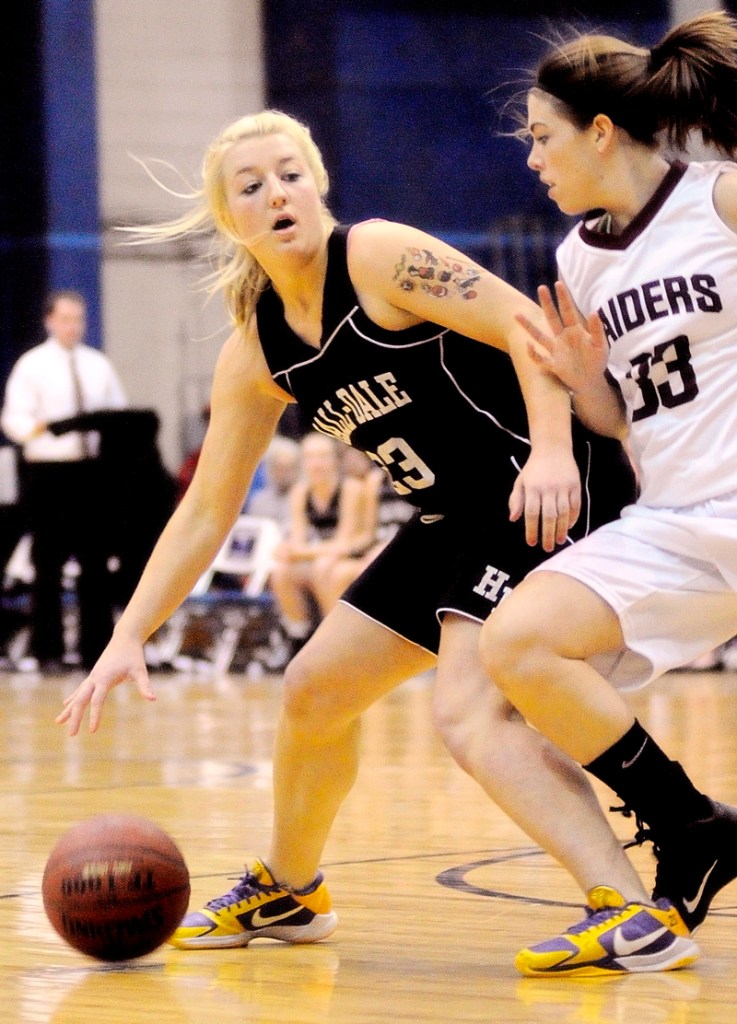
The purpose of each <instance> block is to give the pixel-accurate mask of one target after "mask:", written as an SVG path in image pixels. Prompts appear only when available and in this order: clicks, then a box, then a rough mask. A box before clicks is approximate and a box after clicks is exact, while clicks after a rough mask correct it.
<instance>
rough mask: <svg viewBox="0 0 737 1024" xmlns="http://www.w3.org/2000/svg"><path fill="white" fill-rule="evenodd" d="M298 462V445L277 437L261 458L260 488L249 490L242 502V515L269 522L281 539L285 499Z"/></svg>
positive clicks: (286, 510) (285, 518)
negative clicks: (262, 475) (270, 521)
mask: <svg viewBox="0 0 737 1024" xmlns="http://www.w3.org/2000/svg"><path fill="white" fill-rule="evenodd" d="M300 462H301V451H300V446H299V444H298V443H297V442H296V441H293V440H292V439H291V438H289V437H282V436H281V435H279V434H277V435H276V437H274V438H273V440H272V441H271V444H270V445H269V447H268V448H267V450H266V455H265V456H264V458H263V467H264V476H265V480H264V484H263V486H262V487H259V488H257V489H256V491H255V492H254V491H253V490H252V491H251V493H250V494H249V496H248V499H247V501H246V512H248V513H249V514H250V515H254V516H266V517H267V518H269V519H273V520H274V522H275V523H276V524H277V525H278V526H279V527H280V529H281V531H282V534H283V535H284V536H286V534H287V532H288V530H289V520H290V506H289V496H290V492H291V490H292V487H293V486H294V484H296V482H297V479H298V478H299V472H300Z"/></svg>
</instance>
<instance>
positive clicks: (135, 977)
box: [0, 672, 737, 1024]
mask: <svg viewBox="0 0 737 1024" xmlns="http://www.w3.org/2000/svg"><path fill="white" fill-rule="evenodd" d="M154 681H155V685H156V687H157V690H158V693H159V701H158V702H157V703H156V704H148V703H145V702H143V701H141V700H140V699H138V698H137V697H136V696H135V695H134V694H133V692H132V690H129V689H127V688H122V687H121V688H118V689H117V690H116V691H114V693H113V694H112V695H111V697H110V699H109V702H108V707H107V717H106V719H105V720H104V723H103V726H102V729H101V731H100V732H99V733H98V734H97V735H96V736H94V737H90V736H89V735H87V734H86V733H85V734H84V735H81V736H79V737H77V738H76V739H70V738H69V737H68V736H67V735H66V733H65V732H63V731H62V730H61V729H60V728H59V727H57V726H55V725H54V723H53V719H54V716H55V714H56V713H57V712H58V710H59V708H60V706H61V699H62V696H63V695H64V694H65V693H66V692H68V690H70V689H71V688H72V687H73V686H74V685H75V680H74V677H72V678H64V679H48V678H47V679H40V678H38V677H32V676H22V675H6V676H0V706H1V707H2V717H1V718H0V750H1V751H2V753H1V754H0V765H2V786H1V787H0V1015H1V1017H2V1020H3V1021H7V1022H9V1024H144V1022H145V1024H154V1022H155V1024H175V1022H176V1024H190V1022H191V1024H205V1022H211V1021H214V1022H217V1024H281V1022H289V1024H319V1022H323V1021H325V1022H331V1024H384V1022H397V1024H400V1022H401V1024H420V1022H422V1024H425V1022H432V1024H450V1022H453V1024H465V1022H477V1021H478V1022H480V1021H484V1022H489V1021H493V1022H504V1024H508V1022H519V1021H524V1022H538V1021H540V1022H543V1021H544V1022H548V1021H555V1022H576V1024H620V1022H630V1021H632V1022H637V1024H651V1022H652V1024H655V1022H657V1024H728V1022H729V1024H733V1022H734V1020H735V1014H736V1013H737V1011H736V1010H735V1003H736V1002H737V937H736V930H737V884H734V885H732V886H730V887H729V888H727V889H726V890H725V891H724V892H723V893H721V894H720V896H719V897H718V898H717V901H716V903H715V908H714V910H713V912H712V914H711V915H710V917H709V919H708V920H707V922H706V924H705V925H704V926H703V928H702V929H701V930H700V932H699V936H698V941H699V944H700V946H701V948H702V959H701V960H700V961H699V962H698V964H697V965H696V966H695V967H694V968H692V969H690V970H687V971H682V972H675V973H671V974H660V975H641V976H630V977H625V978H621V979H615V980H610V979H605V980H604V981H600V980H584V979H579V980H578V981H577V980H575V979H570V978H569V979H552V980H548V979H523V978H521V977H519V976H518V975H517V973H516V972H515V970H514V967H513V965H512V959H513V956H514V953H515V952H516V950H517V949H518V947H520V946H522V945H525V944H527V943H529V942H533V941H539V940H541V939H543V938H546V937H549V936H552V935H553V934H555V933H557V932H558V931H561V930H563V929H564V928H565V927H566V926H567V925H569V924H572V923H573V922H574V921H575V920H577V919H578V918H579V917H580V916H582V915H581V913H580V910H579V905H580V903H581V896H580V894H579V893H578V891H577V889H576V887H575V885H574V884H573V883H572V882H570V881H569V879H568V877H567V876H566V875H565V873H564V872H563V871H562V869H561V868H559V867H558V866H557V865H555V864H554V863H553V862H552V861H551V860H550V859H549V858H548V857H547V856H546V855H544V854H542V853H541V851H540V850H539V849H537V848H535V847H534V846H532V845H531V844H530V842H529V840H528V839H527V838H526V836H525V835H524V834H523V833H522V832H521V831H520V830H519V829H517V828H516V827H515V826H514V825H513V824H511V823H510V822H509V821H508V820H507V819H506V818H505V817H504V815H503V814H502V813H501V812H499V811H498V810H497V809H496V808H495V807H494V806H493V805H492V804H491V803H490V802H489V801H488V800H487V799H486V798H485V797H484V796H483V795H482V794H481V792H480V790H478V788H477V787H476V785H475V784H474V783H473V782H471V781H470V780H469V779H468V778H466V777H465V776H464V775H463V774H462V773H461V771H460V770H459V769H458V768H457V767H456V766H455V765H454V764H453V762H452V761H451V759H450V757H449V756H448V754H447V753H446V752H445V750H444V748H443V746H442V744H441V742H440V741H439V740H438V738H437V736H436V734H435V733H434V731H433V727H432V723H431V718H430V694H431V687H432V674H429V675H427V676H423V677H420V678H418V679H415V680H411V681H410V682H408V683H406V684H404V685H403V686H402V687H400V688H399V689H398V690H397V691H396V692H395V693H394V694H392V695H390V696H389V697H388V698H386V699H384V700H383V701H381V702H380V703H379V704H377V705H376V706H375V707H374V708H372V709H371V710H370V711H369V712H368V713H367V715H366V716H365V728H364V741H363V742H364V756H363V762H362V771H361V774H360V777H359V781H358V783H357V785H356V788H355V790H354V791H353V793H352V794H351V796H350V797H349V799H348V801H347V803H346V804H345V806H344V808H343V810H342V812H341V814H340V817H339V819H338V822H337V826H336V828H335V830H334V833H333V836H332V839H331V841H330V843H329V846H328V848H327V850H326V854H325V858H324V867H325V871H326V874H327V878H328V881H329V885H330V889H331V892H332V896H333V900H334V903H335V907H336V910H337V911H338V913H339V915H340V925H339V927H338V930H337V931H336V932H335V934H334V935H333V936H332V938H331V939H330V940H328V941H327V942H325V943H321V944H318V945H314V946H292V947H290V946H285V945H282V944H279V943H272V942H268V941H264V940H261V941H260V942H256V943H254V944H253V945H252V946H251V947H250V948H249V949H234V950H225V951H205V950H203V951H199V952H184V951H181V950H175V949H172V948H171V947H168V946H165V947H162V948H161V949H159V950H157V951H156V952H154V953H152V954H150V955H149V956H147V957H144V958H142V959H141V960H139V961H135V962H132V963H130V964H126V965H105V964H102V963H98V962H96V961H93V960H90V959H89V958H87V957H85V956H83V955H82V954H79V953H77V952H75V951H74V950H72V949H71V948H69V947H67V946H66V945H65V944H64V943H63V942H62V941H61V939H59V938H58V937H57V936H56V934H55V933H54V932H53V931H52V929H51V926H50V925H49V924H48V922H47V920H46V917H45V915H44V911H43V907H42V903H41V894H40V886H41V876H42V873H43V868H44V864H45V861H46V857H47V855H48V852H49V850H50V849H51V847H52V845H53V844H54V842H55V840H56V839H57V837H58V836H59V835H60V834H61V833H62V832H64V831H65V830H66V829H67V828H69V827H70V826H71V825H72V824H74V823H75V822H77V821H79V820H80V819H81V818H83V817H86V816H88V815H90V814H95V813H99V812H103V811H109V810H122V811H134V812H136V813H139V814H144V815H146V816H148V817H150V818H153V819H154V820H156V821H157V822H159V824H161V825H162V826H163V827H164V828H166V829H167V830H168V831H169V832H170V833H171V834H172V835H173V837H174V838H175V839H176V841H177V842H178V844H179V845H180V847H181V849H182V851H183V852H184V855H185V857H186V859H187V862H188V864H189V867H190V871H191V873H192V901H193V905H197V906H199V905H201V904H202V903H203V902H205V901H206V900H208V899H210V898H212V897H213V896H216V895H219V894H221V893H222V892H224V891H226V890H227V889H229V888H230V886H231V884H232V883H231V881H230V880H231V879H232V878H233V877H234V876H237V875H238V874H240V872H241V869H242V864H243V860H244V857H245V856H247V854H248V853H249V852H261V853H262V852H263V851H265V850H266V849H267V840H268V834H269V820H270V800H271V797H270V771H271V763H270V749H271V742H272V735H273V724H274V721H275V717H276V709H277V704H278V701H279V696H280V689H281V682H280V679H279V677H276V678H271V679H262V680H250V679H246V678H244V677H242V676H235V675H233V676H224V677H222V678H207V677H203V676H199V677H195V676H189V677H187V676H184V675H161V676H158V677H154ZM632 703H633V705H634V706H635V707H636V710H637V712H638V714H639V715H640V717H641V718H642V720H643V721H644V722H645V723H646V724H647V726H648V727H649V728H650V729H651V730H652V732H653V733H654V734H655V736H656V737H657V738H658V739H659V740H660V741H661V742H662V743H663V745H664V746H665V748H666V749H667V750H668V751H669V753H670V754H671V756H673V757H677V758H679V759H681V760H682V761H683V762H684V764H685V765H686V766H687V767H688V769H689V770H690V772H691V774H692V776H693V777H694V779H695V780H696V782H697V783H698V784H699V785H701V786H702V787H703V788H704V789H706V790H707V791H708V792H709V793H711V794H713V795H714V796H717V797H719V798H722V799H724V800H726V801H729V802H733V803H737V742H736V738H737V675H735V674H732V673H728V672H724V673H713V674H694V673H690V674H688V673H680V674H679V673H673V674H671V675H669V676H667V677H666V678H664V679H662V680H660V681H659V682H658V683H656V684H655V685H653V686H651V687H650V688H649V689H648V690H646V691H643V692H642V693H640V694H638V695H634V696H633V698H632ZM600 795H601V798H602V800H603V801H608V799H609V795H608V793H607V792H606V791H603V790H602V791H601V794H600ZM614 823H615V828H616V829H617V834H618V835H621V836H622V838H623V839H625V838H628V837H629V836H630V835H631V826H630V824H629V823H628V822H626V821H625V820H624V819H615V821H614ZM634 859H635V861H636V863H637V864H638V866H640V867H641V868H642V870H643V872H644V873H645V874H646V875H647V877H648V878H651V877H652V864H653V861H652V857H651V855H650V854H649V852H647V850H637V851H635V853H634Z"/></svg>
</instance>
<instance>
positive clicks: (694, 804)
mask: <svg viewBox="0 0 737 1024" xmlns="http://www.w3.org/2000/svg"><path fill="white" fill-rule="evenodd" d="M584 768H585V769H586V771H587V772H591V774H592V775H595V776H596V778H597V779H601V781H602V782H604V783H605V784H606V785H607V786H609V788H610V789H613V790H614V792H615V793H616V794H617V796H619V797H620V798H621V799H622V800H623V801H624V803H625V805H626V806H627V807H628V808H629V809H630V810H632V811H634V813H635V814H636V815H637V817H638V818H640V819H641V820H642V821H644V822H646V823H647V824H648V825H650V827H651V828H652V829H653V830H655V831H656V832H658V831H661V832H662V831H671V830H672V829H674V828H678V827H679V826H682V825H685V824H688V823H689V822H691V821H697V820H698V819H699V818H706V817H709V816H710V815H711V813H712V805H711V801H710V800H709V798H708V797H707V796H704V794H703V793H700V792H699V790H697V789H696V787H695V786H694V785H693V783H692V782H691V780H690V779H689V777H688V776H687V775H686V773H685V771H684V770H683V768H682V767H681V765H680V764H679V763H678V761H671V760H670V759H669V758H668V757H667V756H666V754H665V753H664V752H663V751H662V750H661V749H660V747H659V746H658V744H657V743H656V742H655V740H654V739H653V738H652V736H650V735H649V734H648V733H647V732H645V730H644V729H643V728H642V726H641V725H640V723H639V722H637V721H636V722H635V723H634V725H633V726H632V727H631V728H630V729H629V730H628V731H627V732H626V733H625V734H624V736H622V738H621V739H619V740H617V742H616V743H614V744H613V745H612V746H611V747H610V748H609V749H608V750H605V751H604V753H603V754H600V755H599V757H597V758H595V759H594V760H593V761H592V762H591V763H590V764H587V765H584Z"/></svg>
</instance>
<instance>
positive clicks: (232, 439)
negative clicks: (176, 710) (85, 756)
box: [57, 333, 285, 735]
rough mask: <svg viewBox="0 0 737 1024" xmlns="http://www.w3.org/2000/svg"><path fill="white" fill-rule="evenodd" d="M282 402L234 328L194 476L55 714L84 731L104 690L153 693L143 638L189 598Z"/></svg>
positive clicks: (254, 346) (253, 345)
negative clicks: (106, 635) (110, 628)
mask: <svg viewBox="0 0 737 1024" xmlns="http://www.w3.org/2000/svg"><path fill="white" fill-rule="evenodd" d="M284 404H285V403H284V401H283V400H282V399H281V398H280V396H279V394H278V389H276V388H275V386H274V385H273V383H272V381H271V377H270V376H269V374H268V370H267V369H266V366H265V363H264V361H263V355H262V354H261V349H260V346H259V345H258V341H257V339H256V338H255V337H254V336H251V337H249V338H248V339H247V340H245V341H244V338H243V336H242V335H240V334H238V333H235V334H233V335H232V336H231V337H230V338H229V339H228V341H227V342H226V343H225V345H224V347H223V350H222V352H221V354H220V357H219V359H218V363H217V367H216V370H215V379H214V383H213V388H212V400H211V413H210V422H209V425H208V430H207V435H206V437H205V441H204V444H203V447H202V452H201V455H200V458H199V461H198V464H197V469H196V471H195V474H194V477H193V479H192V483H191V484H190V486H189V487H188V489H187V492H186V494H185V496H184V498H183V499H182V501H181V503H180V504H179V506H178V507H177V509H176V510H175V512H174V514H173V515H172V517H171V519H170V520H169V522H168V523H167V525H166V527H165V528H164V530H163V532H162V534H161V537H160V538H159V541H158V542H157V544H156V547H155V548H154V550H153V552H152V554H151V557H150V559H149V561H148V564H147V566H146V568H145V570H144V572H143V575H142V577H141V580H140V582H139V584H138V586H137V588H136V590H135V592H134V594H133V596H132V597H131V599H130V602H129V603H128V606H127V607H126V609H125V611H124V612H123V614H122V616H121V618H120V620H119V621H118V623H117V625H116V627H115V630H114V633H113V637H112V639H111V641H110V643H109V644H108V646H107V648H106V649H105V651H104V652H103V654H102V655H101V657H100V659H99V661H98V662H97V664H96V665H95V667H94V668H93V670H92V672H91V673H90V674H89V676H88V677H87V678H86V679H85V680H84V681H83V682H82V683H81V684H80V686H79V687H78V688H77V689H76V690H75V691H74V693H73V694H71V696H70V697H68V698H67V700H66V701H65V702H64V703H65V707H64V710H63V711H62V712H61V714H60V715H59V716H58V718H57V722H58V723H60V724H64V723H67V722H68V723H69V731H70V733H71V735H74V734H76V733H77V732H78V731H79V727H80V723H81V720H82V717H83V715H84V711H85V708H86V707H87V706H88V705H89V706H90V723H89V725H90V731H91V732H94V731H95V730H96V729H97V727H98V725H99V721H100V715H101V711H102V705H103V703H104V701H105V698H106V696H107V693H108V692H109V690H111V689H112V688H113V687H114V686H116V685H117V684H118V683H121V682H123V681H125V680H126V679H128V678H130V679H133V681H134V682H135V683H136V686H137V688H138V690H139V692H140V693H141V695H142V696H144V697H146V698H147V699H149V700H153V699H154V695H153V693H152V692H151V690H150V686H149V682H148V674H147V672H146V666H145V661H144V658H143V649H142V648H143V643H144V641H145V640H146V639H147V638H148V637H149V636H150V635H151V633H153V631H154V630H155V629H156V628H157V627H158V626H160V625H161V624H162V623H163V622H164V621H165V620H166V619H167V618H168V617H169V615H171V613H172V612H173V611H174V610H175V609H176V608H177V607H178V606H179V605H180V604H181V603H182V602H183V601H184V599H185V598H186V597H187V595H188V594H189V593H190V591H191V589H192V587H193V586H194V584H195V583H196V581H197V580H198V579H199V577H200V575H201V574H202V572H203V571H204V570H205V569H206V568H207V566H208V565H209V564H210V563H211V562H212V559H213V558H214V557H215V555H216V554H217V552H218V550H219V548H220V546H221V545H222V543H223V541H224V540H225V537H226V536H227V533H228V530H229V529H230V528H231V526H232V525H233V523H234V522H235V519H236V517H237V515H238V513H239V511H240V508H241V506H242V504H243V500H244V497H245V494H246V491H247V489H248V486H249V483H250V481H251V478H252V477H253V474H254V472H255V470H256V467H257V465H258V462H259V461H260V459H261V457H262V455H263V453H264V451H265V450H266V447H267V445H268V442H269V441H270V439H271V437H272V435H273V433H274V431H275V430H276V425H277V423H278V420H279V417H280V415H281V413H282V411H283V409H284Z"/></svg>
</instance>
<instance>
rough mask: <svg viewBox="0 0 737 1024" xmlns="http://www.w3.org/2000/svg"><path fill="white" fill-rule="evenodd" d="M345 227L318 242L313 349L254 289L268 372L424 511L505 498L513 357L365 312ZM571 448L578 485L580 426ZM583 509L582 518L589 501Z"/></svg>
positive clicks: (583, 447) (515, 406)
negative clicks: (317, 340) (321, 262)
mask: <svg viewBox="0 0 737 1024" xmlns="http://www.w3.org/2000/svg"><path fill="white" fill-rule="evenodd" d="M348 231H349V227H347V226H339V227H336V228H335V229H334V231H333V233H332V235H331V237H330V239H329V243H328V262H327V273H326V280H325V289H324V295H323V333H322V339H321V344H320V348H319V349H317V350H316V349H315V348H313V347H312V346H310V345H308V344H307V343H306V342H304V341H302V339H301V338H300V337H299V336H298V335H297V334H295V332H294V331H292V329H291V328H290V327H289V325H288V324H287V322H286V320H285V318H284V308H283V305H282V302H281V299H280V298H279V296H278V295H277V293H276V292H275V291H274V290H273V288H267V290H266V291H265V292H264V293H263V294H262V295H261V297H260V298H259V301H258V304H257V307H256V316H257V324H258V332H259V337H260V340H261V346H262V349H263V352H264V356H265V358H266V362H267V364H268V366H269V369H270V371H271V374H272V377H273V379H274V380H275V382H276V383H277V384H279V386H280V387H281V388H283V389H284V391H286V392H288V393H289V394H291V395H292V396H293V397H294V398H295V399H296V400H297V401H298V402H299V404H300V406H301V408H302V410H303V412H304V413H305V416H306V419H307V421H308V422H309V423H310V424H311V425H312V427H313V428H314V429H315V430H318V431H321V432H322V433H325V434H328V435H329V436H331V437H335V438H338V439H340V440H341V441H344V442H345V443H346V444H349V445H351V446H352V447H354V448H359V449H361V450H362V451H365V452H366V453H367V454H368V455H369V456H370V457H371V458H372V459H373V460H374V462H376V463H378V464H379V465H381V466H383V467H384V468H385V469H386V470H387V471H388V472H389V474H390V476H391V478H392V481H393V484H394V487H395V489H396V490H397V492H398V493H399V494H401V495H403V496H404V497H405V498H406V499H407V500H408V501H410V502H411V503H412V504H414V505H416V506H418V507H419V508H420V509H421V510H422V512H423V513H425V514H442V513H444V512H446V511H449V510H451V509H455V508H459V507H460V508H462V509H464V511H466V512H467V513H468V514H475V515H488V513H489V510H490V509H494V510H498V508H499V507H500V503H501V506H502V507H503V508H504V509H506V501H507V498H508V496H509V493H510V491H511V489H512V486H513V484H514V480H515V478H516V476H517V473H518V472H519V469H520V467H521V466H522V465H523V464H524V462H525V460H526V459H527V457H528V455H529V452H530V443H529V440H528V437H527V415H526V410H525V406H524V400H523V398H522V394H521V390H520V387H519V383H518V381H517V376H516V373H515V370H514V366H513V365H512V361H511V359H510V358H509V356H508V355H507V354H506V353H504V352H501V351H499V350H498V349H495V348H492V347H490V346H488V345H485V344H482V343H481V342H478V341H475V340H473V339H471V338H466V337H464V336H462V335H459V334H457V333H455V332H454V331H451V330H448V329H447V328H445V327H441V326H438V325H437V324H434V323H430V322H423V323H420V324H417V325H415V326H413V327H409V328H406V329H404V330H399V331H390V330H385V329H384V328H382V327H379V326H378V325H377V324H375V323H374V322H373V321H372V320H370V319H369V318H368V316H366V314H365V313H364V311H363V310H362V309H361V307H360V305H359V303H358V299H357V297H356V293H355V290H354V288H353V284H352V282H351V279H350V275H349V273H348V263H347V235H348ZM598 441H601V442H602V443H603V444H604V446H606V447H607V450H609V451H613V449H612V444H611V442H608V441H607V439H604V438H601V439H598ZM578 448H579V456H580V459H579V465H580V468H581V470H582V475H583V476H584V491H585V492H586V491H587V489H588V487H587V483H588V477H589V473H590V469H591V444H590V442H589V439H588V436H587V438H586V440H585V442H584V443H583V444H579V445H578ZM614 448H615V449H616V453H615V460H617V461H619V462H620V463H621V450H620V446H619V445H615V446H614ZM610 462H611V460H610ZM620 468H621V467H620ZM610 516H611V513H610V514H609V517H610ZM582 520H583V521H584V522H586V523H588V522H589V514H588V510H587V509H585V510H584V515H583V516H582Z"/></svg>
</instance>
